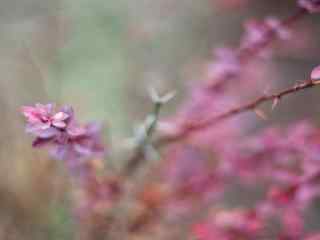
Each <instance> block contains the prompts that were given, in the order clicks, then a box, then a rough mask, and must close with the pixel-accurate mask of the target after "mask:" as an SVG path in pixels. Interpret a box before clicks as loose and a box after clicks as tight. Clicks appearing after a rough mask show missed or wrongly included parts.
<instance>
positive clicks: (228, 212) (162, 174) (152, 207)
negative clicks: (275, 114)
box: [22, 0, 320, 240]
mask: <svg viewBox="0 0 320 240" xmlns="http://www.w3.org/2000/svg"><path fill="white" fill-rule="evenodd" d="M228 2H231V3H240V2H241V3H242V2H246V1H234V0H233V1H228ZM297 5H298V7H299V12H298V14H294V15H293V16H291V17H289V18H288V19H284V20H278V19H277V18H275V17H267V18H265V19H264V20H262V21H259V20H249V21H247V22H246V23H245V24H244V34H243V36H242V38H241V39H240V43H239V45H238V46H237V47H229V48H228V47H224V48H219V49H217V50H216V51H215V56H216V58H215V60H214V61H212V62H211V63H210V64H209V65H208V69H207V70H208V71H207V74H206V79H205V81H204V83H203V84H199V83H198V82H197V83H196V84H195V85H192V87H191V94H190V96H189V97H188V98H187V101H185V102H184V103H183V105H182V107H181V109H180V111H179V112H178V113H177V114H176V115H175V116H174V117H172V118H169V119H165V120H163V121H160V122H158V115H157V116H156V117H155V116H153V115H152V116H151V120H152V124H151V126H152V127H151V128H149V129H148V128H143V130H145V131H144V132H143V134H142V135H143V137H147V138H143V141H138V143H139V144H146V145H147V144H148V146H138V147H137V150H138V154H137V155H135V154H134V156H138V157H139V158H141V159H142V160H141V161H138V163H137V162H135V164H134V165H135V166H136V164H141V163H143V162H144V161H143V158H146V157H147V156H148V154H143V151H144V150H145V149H147V148H148V149H150V148H156V147H157V146H158V145H157V144H159V145H161V144H166V145H165V146H166V148H164V150H163V151H162V152H161V154H160V155H161V160H160V161H159V162H158V163H156V164H157V167H156V168H155V169H156V171H154V168H152V169H147V170H148V171H150V174H151V175H152V176H153V177H154V179H152V180H151V181H149V180H145V182H143V184H141V179H140V178H137V179H138V180H137V179H135V178H134V177H132V176H134V174H132V175H131V174H130V176H128V174H122V172H119V173H118V172H116V173H114V175H115V176H114V175H112V176H104V175H98V174H97V171H96V168H95V164H94V163H93V162H92V161H91V160H92V159H94V158H101V157H102V156H103V153H104V152H105V147H104V146H103V144H102V141H101V133H100V127H99V126H98V125H96V124H87V125H80V124H79V123H78V122H77V121H76V119H75V117H74V112H73V110H72V108H70V107H63V108H62V109H60V110H59V111H55V110H54V107H53V105H52V104H48V105H41V104H36V106H34V107H23V108H22V112H23V114H24V116H25V117H26V119H27V127H26V129H27V132H28V133H30V134H32V135H33V136H35V139H34V141H33V146H34V147H48V148H49V150H50V152H51V153H52V154H53V156H54V157H55V158H57V159H60V160H63V162H64V163H66V166H67V168H68V169H70V170H71V172H72V175H74V173H81V176H83V170H85V172H84V173H85V174H84V175H85V176H86V177H85V178H82V179H84V181H82V187H84V192H85V195H86V197H85V200H84V201H80V202H81V203H80V204H79V205H80V207H79V212H80V214H81V216H82V217H83V216H85V217H88V216H92V215H94V216H95V217H96V216H98V219H99V221H100V223H101V221H102V222H104V219H106V218H107V217H108V219H111V220H110V222H108V224H107V226H105V225H103V226H105V229H112V228H113V229H115V228H117V226H119V224H123V218H124V217H127V219H126V221H125V222H126V224H127V225H126V226H125V227H126V230H127V231H128V234H129V235H130V234H133V235H135V234H138V233H139V231H141V229H142V230H143V231H145V232H148V233H150V231H152V230H154V229H161V226H162V227H163V228H167V226H168V223H176V224H177V225H179V224H182V223H184V224H185V222H188V224H187V225H186V226H185V227H186V229H187V228H188V229H189V231H190V235H191V236H190V237H191V239H194V238H196V239H197V240H216V239H219V240H238V239H239V240H240V239H249V240H250V239H252V240H255V239H276V240H298V239H299V240H301V239H304V240H317V239H320V233H317V232H310V231H309V230H308V229H307V228H306V221H305V217H304V216H305V213H306V212H308V210H309V209H311V208H312V204H313V203H314V202H315V201H316V199H317V198H318V197H320V165H319V161H320V129H319V128H317V127H315V126H313V125H312V124H310V123H309V122H307V121H303V122H300V123H298V124H293V125H292V126H290V127H288V128H287V130H283V129H280V128H275V127H270V128H268V129H267V130H264V131H261V132H259V133H256V134H254V135H251V134H249V133H248V132H249V131H248V130H251V129H250V127H251V126H255V123H256V118H253V117H252V115H250V113H249V114H244V115H240V113H242V112H243V111H247V112H253V113H255V114H256V115H258V116H259V117H260V118H265V114H264V113H263V112H262V111H261V110H260V109H258V105H259V104H260V103H262V102H264V101H269V100H272V101H273V104H272V105H273V107H275V106H276V105H277V104H278V103H279V101H280V100H281V98H282V97H283V96H284V95H287V94H289V93H290V94H291V93H294V92H296V91H299V90H301V89H306V88H310V87H314V86H316V85H319V84H320V83H319V78H320V70H319V69H320V67H317V68H315V69H314V71H313V72H312V74H311V79H310V80H308V81H307V82H306V84H302V85H301V84H300V85H299V84H298V85H296V86H294V87H293V88H291V89H288V90H285V91H283V92H281V93H280V94H278V95H277V94H271V95H268V97H267V95H266V94H265V92H264V90H265V89H266V88H267V87H268V86H269V85H270V84H271V83H272V81H271V83H270V80H271V79H272V76H271V75H270V73H271V72H273V71H270V68H271V67H273V66H272V62H271V61H269V60H271V58H272V54H270V53H271V50H272V44H273V43H274V42H275V41H277V40H281V41H290V40H291V39H292V34H293V32H291V28H292V25H293V24H294V23H295V22H296V21H298V20H300V19H301V18H302V17H304V16H306V15H309V14H311V13H316V12H320V1H318V0H298V1H297ZM261 89H262V91H261ZM261 94H262V95H263V96H262V97H261ZM256 97H258V99H257V100H256V101H253V102H252V103H251V104H250V102H249V104H247V102H248V100H249V99H252V98H253V99H256ZM156 104H158V105H157V108H156V113H157V114H159V109H158V107H159V106H160V105H161V106H162V105H163V104H164V103H161V104H159V102H156ZM159 108H160V107H159ZM226 113H227V114H226ZM254 116H255V115H254ZM146 129H147V130H146ZM150 129H151V130H150ZM154 131H155V132H156V133H158V134H159V139H160V140H159V142H157V141H155V142H153V140H154V139H153V138H152V136H151V135H152V133H153V132H154ZM248 135H250V136H248ZM156 140H157V138H156ZM154 143H155V144H154ZM153 144H154V146H153ZM161 149H163V148H161ZM153 150H154V149H153ZM141 153H142V154H141ZM128 161H129V162H130V159H129V160H128ZM134 161H136V159H134ZM129 165H130V164H129ZM146 165H148V164H146ZM135 169H136V168H135ZM79 171H80V172H79ZM132 171H135V170H132ZM148 171H146V172H148ZM147 175H148V174H147ZM148 176H149V175H148ZM128 180H129V181H128ZM135 180H137V182H134V181H135ZM139 181H140V182H139ZM128 182H130V183H131V184H127V183H128ZM132 182H133V183H137V184H132ZM132 185H137V186H134V187H140V188H139V189H138V190H137V189H136V188H133V189H131V187H132ZM235 186H236V187H235ZM238 187H240V188H241V189H246V190H247V191H250V192H251V193H252V194H249V195H250V196H249V197H247V196H244V197H242V198H245V202H246V204H241V203H238V204H237V205H236V206H232V205H234V203H233V204H231V203H230V204H229V201H230V196H229V197H228V195H230V192H233V194H236V195H237V194H239V196H241V190H238ZM253 196H254V197H253ZM231 198H232V197H231ZM128 199H129V200H130V201H132V202H130V203H127V202H125V201H126V200H128ZM126 206H130V207H131V208H130V209H129V210H128V209H127V208H126ZM117 207H118V208H117ZM113 208H115V209H116V210H117V211H112V210H113ZM122 208H123V209H122ZM135 210H137V211H138V212H134V211H135ZM126 211H127V212H128V213H127V215H123V214H125V213H126ZM199 212H200V213H201V215H200V216H201V218H199ZM108 214H110V215H108ZM117 214H120V215H121V218H122V219H121V220H122V221H121V223H119V222H117V220H119V219H118V218H117V216H115V215H117ZM106 215H108V216H106ZM184 219H190V220H189V221H184ZM85 222H86V221H85ZM86 223H87V222H86ZM94 224H98V226H99V228H100V227H101V225H100V224H99V223H97V222H95V221H94ZM148 226H153V227H154V228H152V227H150V228H148ZM121 227H123V225H121ZM147 230H148V231H147ZM110 232H111V233H110V234H114V232H112V231H110ZM137 232H138V233H137ZM104 234H106V235H107V234H108V233H104ZM111 236H113V237H111V239H112V238H114V235H111ZM121 236H122V237H116V239H117V238H118V239H121V238H122V239H123V238H124V237H123V235H121ZM184 236H185V234H184ZM88 239H92V238H90V237H89V238H88ZM124 239H126V238H124ZM159 239H160V238H159ZM166 239H176V238H174V237H172V238H166Z"/></svg>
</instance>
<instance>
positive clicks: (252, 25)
mask: <svg viewBox="0 0 320 240" xmlns="http://www.w3.org/2000/svg"><path fill="white" fill-rule="evenodd" d="M244 28H245V34H244V36H243V37H242V39H241V43H240V49H243V50H244V49H247V50H249V49H255V48H259V47H261V46H263V45H265V44H266V43H267V42H268V41H269V39H270V37H272V36H274V35H275V36H276V37H277V38H278V39H280V40H288V39H289V38H290V35H291V34H290V31H289V30H288V29H287V28H286V27H285V26H284V25H283V24H282V23H281V22H280V21H279V20H278V19H277V18H275V17H268V18H266V19H265V20H263V21H257V20H249V21H247V22H246V23H245V25H244ZM260 55H262V56H265V55H266V53H265V52H262V53H260Z"/></svg>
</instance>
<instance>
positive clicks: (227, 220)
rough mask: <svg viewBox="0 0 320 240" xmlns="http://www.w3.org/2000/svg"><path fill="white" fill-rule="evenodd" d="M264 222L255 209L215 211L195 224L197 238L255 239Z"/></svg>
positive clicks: (259, 233) (204, 239)
mask: <svg viewBox="0 0 320 240" xmlns="http://www.w3.org/2000/svg"><path fill="white" fill-rule="evenodd" d="M264 225H265V223H264V220H263V218H260V216H259V215H258V214H257V213H256V212H255V211H246V210H232V211H222V212H219V213H217V214H216V215H215V216H214V217H213V218H212V219H211V218H210V219H209V220H208V222H205V223H202V224H201V223H200V224H198V225H196V226H195V228H194V229H193V230H194V234H195V236H196V237H197V238H198V239H199V240H213V239H220V240H236V239H248V240H249V239H252V240H254V239H257V238H258V236H260V235H261V231H262V230H263V227H264Z"/></svg>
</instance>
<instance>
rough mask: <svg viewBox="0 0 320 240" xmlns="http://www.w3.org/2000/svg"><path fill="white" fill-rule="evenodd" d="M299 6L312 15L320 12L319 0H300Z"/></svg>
mask: <svg viewBox="0 0 320 240" xmlns="http://www.w3.org/2000/svg"><path fill="white" fill-rule="evenodd" d="M298 5H299V6H300V7H301V8H304V9H306V10H307V11H309V12H310V13H317V12H320V1H319V0H298Z"/></svg>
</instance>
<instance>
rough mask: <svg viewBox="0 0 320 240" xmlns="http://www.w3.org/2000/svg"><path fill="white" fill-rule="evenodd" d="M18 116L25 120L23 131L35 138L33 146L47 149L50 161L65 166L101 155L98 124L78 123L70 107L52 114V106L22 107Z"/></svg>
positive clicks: (75, 164)
mask: <svg viewBox="0 0 320 240" xmlns="http://www.w3.org/2000/svg"><path fill="white" fill-rule="evenodd" d="M22 113H23V115H24V116H25V117H26V119H27V127H26V129H27V132H29V133H31V134H33V135H34V136H35V137H36V138H35V140H34V141H33V146H34V147H42V146H49V147H50V151H51V152H52V155H53V156H54V158H56V159H60V160H64V161H66V162H67V163H68V166H69V167H72V168H73V167H75V166H77V165H79V164H81V161H80V160H81V159H86V158H92V157H94V156H101V155H102V154H103V153H104V146H103V144H102V141H101V134H100V133H101V127H100V125H98V124H94V123H90V124H86V125H84V126H82V125H80V124H78V123H77V121H76V120H75V118H74V113H73V109H72V108H71V107H63V108H61V110H60V111H58V112H54V109H53V105H52V104H47V105H42V104H36V105H35V107H29V106H25V107H22Z"/></svg>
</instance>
